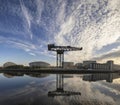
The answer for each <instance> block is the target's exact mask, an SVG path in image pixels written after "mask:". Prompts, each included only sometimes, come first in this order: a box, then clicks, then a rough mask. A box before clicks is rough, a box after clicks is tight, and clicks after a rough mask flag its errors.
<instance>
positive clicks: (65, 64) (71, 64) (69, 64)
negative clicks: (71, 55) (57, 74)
mask: <svg viewBox="0 0 120 105" xmlns="http://www.w3.org/2000/svg"><path fill="white" fill-rule="evenodd" d="M63 68H65V69H71V68H74V62H63Z"/></svg>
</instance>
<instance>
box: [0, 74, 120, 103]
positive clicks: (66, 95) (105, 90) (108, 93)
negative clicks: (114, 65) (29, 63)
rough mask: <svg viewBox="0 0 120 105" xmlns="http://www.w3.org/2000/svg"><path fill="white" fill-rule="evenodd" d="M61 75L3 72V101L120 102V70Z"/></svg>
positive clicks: (0, 77)
mask: <svg viewBox="0 0 120 105" xmlns="http://www.w3.org/2000/svg"><path fill="white" fill-rule="evenodd" d="M57 76H58V79H59V80H58V81H56V80H57V79H56V75H52V74H51V75H48V74H20V73H19V74H0V105H120V74H87V75H84V74H82V75H66V74H65V75H61V76H60V75H57ZM61 81H63V82H62V83H61ZM58 85H59V86H58Z"/></svg>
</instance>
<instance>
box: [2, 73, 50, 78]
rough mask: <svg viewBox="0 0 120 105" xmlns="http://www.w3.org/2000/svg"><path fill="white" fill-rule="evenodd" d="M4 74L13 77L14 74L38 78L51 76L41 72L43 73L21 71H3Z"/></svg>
mask: <svg viewBox="0 0 120 105" xmlns="http://www.w3.org/2000/svg"><path fill="white" fill-rule="evenodd" d="M3 75H4V76H5V77H7V78H12V77H14V76H24V75H27V76H30V77H36V78H43V77H47V76H49V74H41V73H21V72H10V73H3Z"/></svg>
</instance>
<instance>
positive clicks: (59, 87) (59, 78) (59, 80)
mask: <svg viewBox="0 0 120 105" xmlns="http://www.w3.org/2000/svg"><path fill="white" fill-rule="evenodd" d="M78 50H82V47H80V48H78V47H71V46H55V45H54V44H48V51H55V52H56V54H57V55H56V66H57V68H63V66H64V65H63V63H64V52H67V51H78ZM63 87H64V79H63V74H57V75H56V90H55V91H50V92H48V96H59V95H67V96H69V95H80V93H79V92H70V91H64V88H63Z"/></svg>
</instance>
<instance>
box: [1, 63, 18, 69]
mask: <svg viewBox="0 0 120 105" xmlns="http://www.w3.org/2000/svg"><path fill="white" fill-rule="evenodd" d="M16 65H17V64H15V63H13V62H6V63H4V64H3V67H4V68H6V67H10V66H16Z"/></svg>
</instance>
